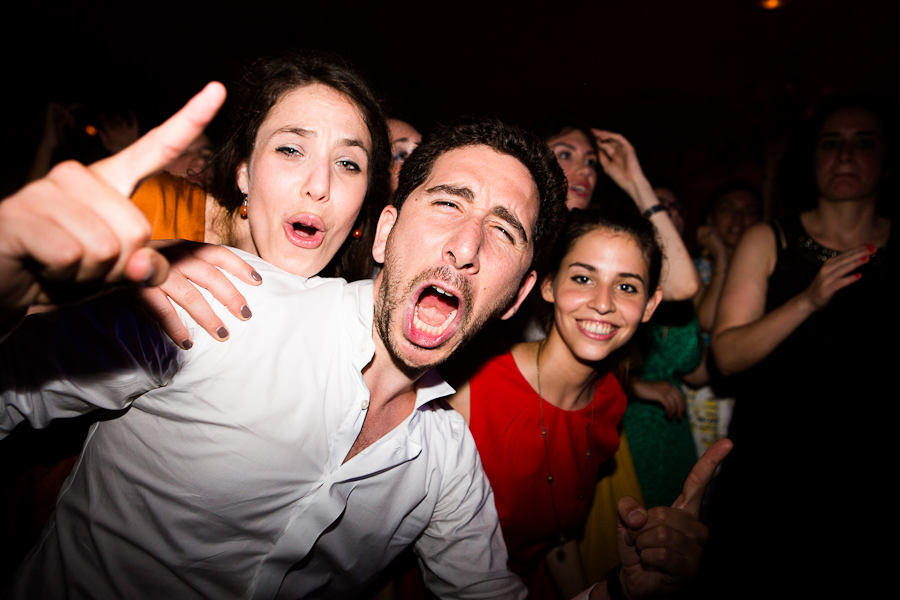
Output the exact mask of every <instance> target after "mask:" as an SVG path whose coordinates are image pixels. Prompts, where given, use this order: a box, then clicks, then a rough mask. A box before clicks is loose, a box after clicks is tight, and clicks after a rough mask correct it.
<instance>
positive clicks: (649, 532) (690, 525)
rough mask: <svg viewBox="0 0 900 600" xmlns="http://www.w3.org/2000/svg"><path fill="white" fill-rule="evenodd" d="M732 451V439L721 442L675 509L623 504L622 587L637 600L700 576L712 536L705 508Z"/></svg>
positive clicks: (694, 471)
mask: <svg viewBox="0 0 900 600" xmlns="http://www.w3.org/2000/svg"><path fill="white" fill-rule="evenodd" d="M732 446H733V444H732V443H731V440H729V439H723V440H719V441H718V442H716V443H715V444H714V445H713V446H712V447H711V448H710V449H709V450H707V451H706V453H704V454H703V456H702V457H701V458H700V460H699V461H697V464H696V465H694V468H693V469H692V470H691V473H690V475H688V478H687V481H685V483H684V491H683V492H682V493H681V495H680V496H679V497H678V499H677V500H676V501H675V503H674V504H673V505H672V507H671V508H666V507H662V506H657V507H656V508H652V509H650V510H646V509H644V508H643V507H642V506H641V505H640V504H639V503H638V502H637V500H635V499H634V498H631V497H627V496H626V497H625V498H622V499H621V500H620V501H619V507H618V508H619V529H618V547H619V558H620V559H621V560H622V568H621V571H620V581H621V583H622V590H623V591H624V592H625V594H626V595H627V596H628V597H629V598H631V599H632V600H637V599H640V598H655V597H657V596H665V595H668V594H671V593H673V592H675V591H676V590H678V589H679V588H680V587H682V586H683V585H684V584H685V583H687V582H688V581H689V580H690V579H691V578H693V577H694V575H696V574H697V569H698V567H699V565H700V557H701V555H702V554H703V544H704V543H706V537H707V534H708V530H707V528H706V526H705V525H704V524H703V523H701V522H700V503H701V501H702V500H703V494H704V493H705V492H706V486H707V485H708V484H709V482H710V480H711V479H712V476H713V473H715V470H716V467H718V466H719V464H720V463H721V462H722V461H723V460H724V459H725V457H726V456H727V455H728V453H729V452H730V451H731V448H732Z"/></svg>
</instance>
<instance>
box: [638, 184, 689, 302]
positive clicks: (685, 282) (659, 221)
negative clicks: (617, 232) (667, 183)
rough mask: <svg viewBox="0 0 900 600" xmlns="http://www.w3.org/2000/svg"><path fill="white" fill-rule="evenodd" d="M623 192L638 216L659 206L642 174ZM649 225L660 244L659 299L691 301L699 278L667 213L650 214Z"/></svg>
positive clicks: (651, 188) (657, 199)
mask: <svg viewBox="0 0 900 600" xmlns="http://www.w3.org/2000/svg"><path fill="white" fill-rule="evenodd" d="M624 189H625V191H626V192H628V195H629V196H631V198H632V199H633V200H634V203H635V204H637V207H638V210H640V211H641V212H642V213H643V212H644V211H646V210H647V209H648V208H650V207H652V206H655V205H657V204H659V198H657V197H656V194H655V193H654V192H653V187H652V186H651V185H650V182H649V181H647V178H646V177H644V176H643V175H641V176H640V177H636V178H635V180H634V181H633V182H632V184H631V185H629V186H627V187H626V188H624ZM650 222H651V223H653V225H654V226H655V227H656V230H657V231H658V232H659V238H660V242H661V243H662V250H663V271H662V277H661V278H660V283H659V284H660V286H661V287H662V291H663V300H687V299H688V298H693V297H694V294H696V293H697V290H698V289H699V288H700V278H699V277H698V276H697V270H696V269H695V268H694V262H693V261H692V260H691V255H690V254H688V251H687V248H686V247H685V245H684V242H683V241H682V239H681V236H680V235H679V234H678V230H677V229H675V224H674V223H673V222H672V218H671V217H670V216H669V213H668V212H666V211H664V210H662V211H659V212H657V213H654V214H653V215H652V216H651V217H650Z"/></svg>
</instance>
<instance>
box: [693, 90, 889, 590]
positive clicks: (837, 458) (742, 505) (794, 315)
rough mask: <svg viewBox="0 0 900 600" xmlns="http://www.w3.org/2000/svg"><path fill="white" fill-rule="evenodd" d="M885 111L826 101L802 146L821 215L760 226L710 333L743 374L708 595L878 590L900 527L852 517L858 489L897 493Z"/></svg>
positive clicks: (721, 362) (719, 498) (741, 252)
mask: <svg viewBox="0 0 900 600" xmlns="http://www.w3.org/2000/svg"><path fill="white" fill-rule="evenodd" d="M884 115H885V114H884V113H882V112H880V111H879V110H878V109H877V107H876V106H875V105H873V104H870V103H868V102H865V101H859V100H854V99H849V100H848V99H843V100H835V101H832V102H829V103H827V104H826V105H825V106H823V107H822V108H821V109H820V111H819V113H818V114H817V115H816V117H815V118H814V119H813V120H812V121H811V123H810V125H809V127H808V131H807V134H808V135H807V139H806V142H807V143H806V144H805V145H803V146H801V147H800V148H799V151H800V152H801V153H802V154H801V156H803V157H804V158H805V159H806V161H805V162H806V168H805V169H804V170H803V171H801V172H800V173H799V175H800V176H801V177H804V178H806V179H807V180H808V179H809V178H810V177H811V176H812V177H814V179H813V180H812V181H814V182H815V195H813V196H811V197H810V198H809V199H812V198H815V199H816V200H817V201H816V203H815V205H814V206H813V207H811V208H810V209H808V210H806V211H805V212H802V213H801V214H799V215H794V216H790V217H786V218H780V219H777V220H773V221H772V222H771V223H761V224H758V225H755V226H754V227H752V228H750V229H748V230H747V232H746V233H745V234H744V236H743V238H742V239H741V241H740V243H739V244H738V247H737V249H736V250H735V254H734V259H733V261H732V266H731V270H730V271H729V273H728V278H727V280H726V282H725V289H724V291H723V293H722V300H721V303H720V305H719V310H718V316H717V320H716V326H715V329H714V332H713V337H712V349H713V353H714V356H715V359H716V363H717V364H718V366H719V367H720V369H721V370H722V372H723V373H725V374H735V373H740V374H741V375H740V385H736V386H735V389H736V391H737V402H736V405H735V409H734V416H733V418H732V422H731V427H730V436H733V437H734V441H735V450H736V452H735V454H734V456H732V457H730V458H729V459H728V460H727V461H726V463H725V464H724V465H723V469H722V473H721V476H720V477H719V481H718V484H717V487H716V490H715V493H714V494H713V496H712V503H711V506H710V526H711V530H712V537H711V544H710V548H709V549H708V550H707V553H706V557H707V559H708V564H707V566H706V568H705V573H706V575H707V576H709V577H711V578H714V579H712V580H711V583H710V588H711V590H710V591H711V596H717V597H722V596H723V595H724V596H729V595H730V594H729V593H728V592H730V591H736V589H735V588H733V587H731V586H734V585H735V584H737V585H739V586H740V592H741V593H742V594H744V593H747V594H749V595H750V596H753V595H754V593H756V595H757V596H758V595H760V594H761V595H765V596H767V597H772V596H773V594H774V595H776V596H778V597H798V595H800V594H803V595H805V596H810V595H813V594H815V593H817V592H827V595H828V596H829V597H834V596H835V595H842V594H847V592H851V593H852V595H854V596H869V595H877V594H880V593H882V592H883V589H872V588H871V587H869V581H875V580H876V578H872V577H870V574H877V573H879V572H880V571H881V570H882V569H883V568H884V567H885V564H886V563H885V561H886V560H889V559H887V557H886V556H882V555H881V554H880V552H881V551H880V550H878V548H879V547H881V546H882V544H881V543H880V542H882V541H883V539H890V538H891V537H892V534H891V531H896V527H895V526H893V525H891V524H887V525H884V524H882V523H881V522H880V520H875V521H873V522H867V521H865V520H862V519H860V516H861V515H859V514H857V512H856V510H857V507H858V504H859V503H858V499H859V495H860V494H861V493H862V492H866V493H867V494H871V493H872V492H873V491H874V492H875V493H874V497H876V498H878V497H879V494H880V493H881V492H884V493H887V492H888V490H887V489H886V487H885V486H884V485H883V484H882V482H883V481H886V480H888V479H889V477H888V476H887V469H888V468H889V467H888V465H886V464H879V462H878V458H879V457H880V456H882V455H885V456H886V455H887V453H888V452H889V450H890V449H889V446H888V442H887V440H888V437H889V435H890V434H889V431H888V429H887V428H888V427H891V428H893V427H894V425H895V420H894V419H893V418H889V415H888V414H887V407H886V405H885V401H887V403H888V404H890V403H891V401H890V398H889V397H890V394H891V392H890V390H891V389H893V386H892V383H893V377H892V373H891V369H892V367H893V364H892V363H893V361H892V360H891V358H892V356H893V355H895V353H896V350H895V349H894V348H893V346H892V344H893V343H894V340H895V339H896V337H897V333H898V320H897V311H896V310H895V309H894V307H893V300H894V298H895V296H896V293H895V291H892V290H896V278H895V275H896V251H895V250H894V248H893V247H892V245H891V243H890V241H889V240H890V236H891V222H890V220H889V219H888V218H886V217H885V216H884V215H883V214H881V211H880V210H879V209H880V205H879V203H880V202H881V201H888V202H895V198H894V197H888V198H885V183H886V177H887V176H888V175H889V172H890V169H889V164H890V160H889V157H890V155H891V152H892V146H891V144H892V140H891V139H890V137H889V136H888V132H887V129H888V128H887V123H886V121H885V116H884ZM879 400H881V402H879ZM757 485H763V486H764V488H765V489H766V490H767V492H762V490H761V489H758V488H755V486H757ZM768 492H775V495H774V496H771V497H769V496H768ZM764 496H766V497H764ZM866 513H867V514H871V513H870V511H866ZM860 553H864V555H859V554H860ZM782 569H784V570H782ZM788 569H790V571H787V570H788ZM761 572H762V573H769V574H774V573H784V572H790V573H791V574H793V575H795V577H794V578H787V579H781V580H780V581H773V580H772V579H771V578H770V577H762V578H759V577H758V575H759V573H761ZM751 574H754V575H757V577H755V578H754V577H750V575H751ZM754 581H756V582H759V583H758V584H756V583H753V582H754ZM738 582H740V583H739V584H738ZM757 585H759V586H761V587H759V588H757V587H756V586H757ZM773 586H774V589H773ZM775 592H777V593H775Z"/></svg>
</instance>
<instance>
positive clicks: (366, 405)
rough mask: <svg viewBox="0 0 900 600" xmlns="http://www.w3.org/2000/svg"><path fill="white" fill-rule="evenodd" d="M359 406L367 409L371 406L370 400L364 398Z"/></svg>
mask: <svg viewBox="0 0 900 600" xmlns="http://www.w3.org/2000/svg"><path fill="white" fill-rule="evenodd" d="M359 407H360V408H361V409H363V410H366V409H367V408H369V401H368V400H363V401H362V402H360V403H359Z"/></svg>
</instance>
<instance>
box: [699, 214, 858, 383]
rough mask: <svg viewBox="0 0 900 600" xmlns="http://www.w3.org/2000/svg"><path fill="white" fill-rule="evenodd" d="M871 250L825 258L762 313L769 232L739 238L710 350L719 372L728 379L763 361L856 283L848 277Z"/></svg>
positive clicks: (771, 260) (771, 259) (769, 267)
mask: <svg viewBox="0 0 900 600" xmlns="http://www.w3.org/2000/svg"><path fill="white" fill-rule="evenodd" d="M873 251H874V247H873V246H860V247H859V248H855V249H853V250H848V251H846V252H843V253H841V254H839V255H838V256H836V257H834V258H831V259H829V260H828V261H826V262H825V264H823V265H822V268H821V269H820V270H819V273H818V274H817V275H816V278H815V279H814V280H813V282H812V284H811V285H810V286H809V287H808V288H807V289H806V290H804V291H803V292H801V293H800V294H798V295H796V296H794V297H793V298H791V299H790V300H788V301H787V302H785V303H784V304H782V305H781V306H779V307H778V308H776V309H775V310H773V311H772V312H770V313H768V314H766V313H765V307H766V292H767V291H768V279H769V276H770V275H771V274H772V272H773V271H774V270H775V261H776V258H777V250H776V240H775V233H774V232H773V231H772V228H771V227H770V226H769V225H766V224H763V223H761V224H758V225H754V226H753V227H751V228H750V229H748V230H747V231H746V233H744V236H743V237H742V238H741V241H740V243H739V244H738V247H737V249H736V250H735V254H734V259H733V260H732V262H731V269H730V271H729V273H728V277H727V279H726V281H725V289H724V290H723V292H722V300H721V302H720V303H719V311H718V316H717V322H716V327H715V330H714V331H713V335H712V350H713V355H714V356H715V359H716V364H717V365H718V366H719V370H720V371H722V373H723V374H725V375H731V374H733V373H738V372H741V371H744V370H746V369H749V368H750V367H752V366H753V365H755V364H756V363H758V362H760V361H761V360H763V359H764V358H765V357H767V356H768V355H769V354H771V353H772V351H773V350H774V349H775V348H777V347H778V345H779V344H781V342H783V341H784V340H785V339H787V337H788V336H789V335H790V334H791V333H793V332H794V331H795V330H796V329H797V327H799V326H800V324H801V323H803V322H804V321H805V320H806V319H807V318H809V316H810V315H811V314H813V313H814V312H816V311H818V310H821V309H822V308H824V307H825V306H827V305H828V302H829V301H830V300H831V298H832V296H834V294H835V292H837V291H838V290H840V289H842V288H844V287H846V286H848V285H850V284H851V283H853V282H854V281H857V280H858V279H859V277H860V276H859V274H854V273H852V271H853V270H855V269H856V268H858V267H859V266H860V265H861V264H863V263H865V262H867V261H868V260H869V256H871V254H872V252H873Z"/></svg>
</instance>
